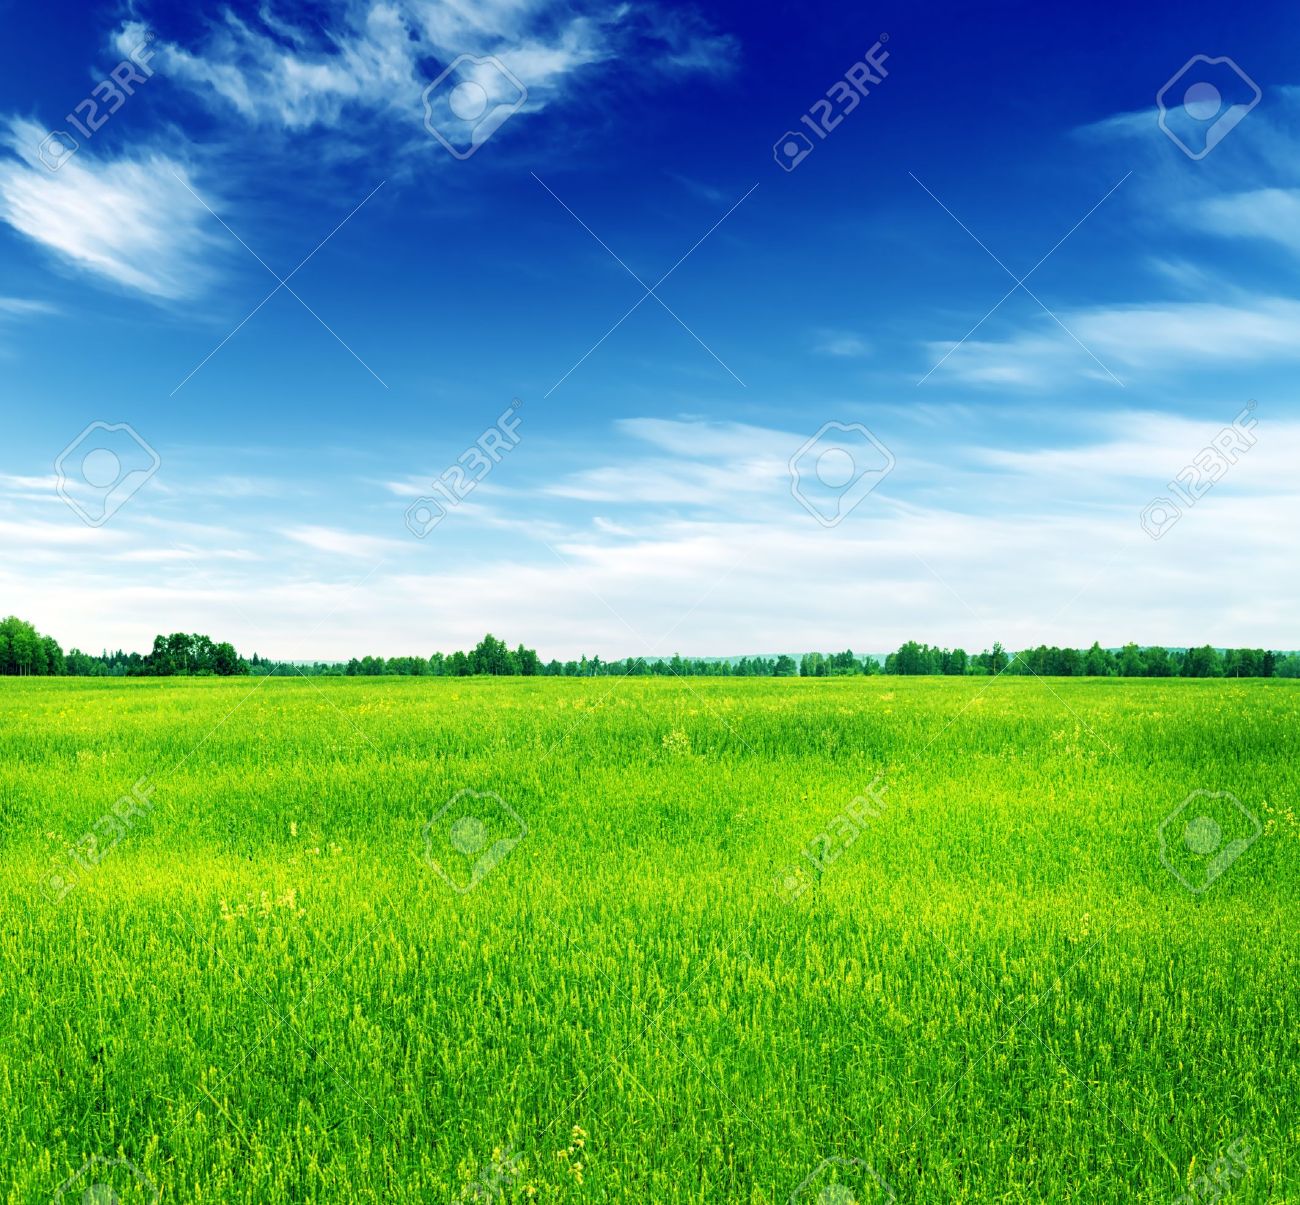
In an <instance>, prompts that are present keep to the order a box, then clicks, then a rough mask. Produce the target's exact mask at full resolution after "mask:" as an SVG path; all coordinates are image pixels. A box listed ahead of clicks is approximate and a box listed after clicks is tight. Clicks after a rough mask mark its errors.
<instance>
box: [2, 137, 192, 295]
mask: <svg viewBox="0 0 1300 1205" xmlns="http://www.w3.org/2000/svg"><path fill="white" fill-rule="evenodd" d="M43 137H44V131H43V130H42V129H41V128H40V127H39V126H37V125H35V124H33V123H32V122H29V121H13V122H11V123H10V125H9V128H8V131H7V133H6V134H5V135H2V136H0V143H2V144H3V145H5V146H7V147H8V148H9V149H10V150H11V151H13V152H14V155H15V156H16V158H9V159H5V160H2V161H0V219H2V220H4V221H5V222H7V223H8V224H9V225H10V226H12V227H13V228H14V229H15V230H17V231H18V232H19V233H20V234H23V235H26V236H27V237H28V238H30V239H32V240H33V241H34V242H36V243H39V244H40V245H41V246H43V247H45V248H46V249H47V250H49V251H51V252H53V253H54V254H56V255H58V256H60V257H61V258H62V259H64V260H65V261H66V262H68V263H70V264H72V265H74V266H75V267H78V268H81V269H84V270H86V271H89V272H92V273H95V274H96V275H98V276H102V277H105V278H107V279H109V280H111V281H113V282H114V283H116V284H119V285H123V286H125V287H127V288H131V289H136V290H138V291H140V292H142V293H145V294H147V295H149V296H150V297H154V298H159V299H174V298H181V297H189V296H192V295H194V294H196V293H198V292H200V291H201V290H202V289H203V288H204V286H205V285H206V284H207V282H208V280H209V279H210V271H209V269H208V267H207V264H206V257H207V253H208V251H209V249H210V246H211V243H212V239H211V235H210V233H209V232H208V230H207V229H206V226H207V223H208V221H210V218H209V215H208V214H207V212H206V211H205V210H204V209H203V207H202V205H201V204H200V203H199V202H198V201H197V200H195V198H194V197H193V196H192V195H191V193H190V191H189V189H188V188H187V187H186V182H188V179H189V176H188V171H187V169H186V167H185V165H184V164H182V163H179V162H178V161H176V160H174V159H171V158H169V157H168V156H166V155H163V154H162V153H160V152H149V153H145V154H142V155H139V156H123V157H121V158H117V159H106V158H103V157H100V156H98V155H97V154H96V151H95V149H94V148H93V147H90V146H87V147H83V148H81V150H80V151H78V152H77V154H75V155H73V156H72V157H71V158H70V159H68V160H67V161H66V162H64V164H63V165H62V167H60V169H59V170H58V171H55V172H51V171H49V170H48V169H47V168H46V167H45V166H44V165H43V164H42V163H41V161H40V158H39V156H38V154H37V147H38V146H39V145H40V142H41V140H42V138H43ZM178 177H179V178H178Z"/></svg>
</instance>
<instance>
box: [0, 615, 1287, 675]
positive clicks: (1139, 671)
mask: <svg viewBox="0 0 1300 1205" xmlns="http://www.w3.org/2000/svg"><path fill="white" fill-rule="evenodd" d="M0 674H8V675H14V674H17V675H24V676H26V675H33V676H36V675H40V676H63V675H67V676H76V677H172V676H176V675H186V676H206V675H215V676H218V677H230V676H233V675H243V674H253V675H267V674H273V675H276V676H285V677H287V676H298V675H306V676H331V677H375V676H379V675H393V674H396V675H401V676H404V677H411V676H415V677H425V676H428V677H451V678H463V677H472V676H477V675H484V674H486V675H497V676H522V677H553V678H561V677H563V678H598V677H620V678H621V677H665V678H666V677H681V678H692V677H735V678H794V677H804V678H827V677H842V676H845V675H861V674H895V675H904V676H907V675H920V674H928V675H947V676H972V675H974V676H980V675H983V676H995V675H997V674H1017V675H1018V674H1037V675H1039V676H1042V677H1093V678H1106V677H1119V678H1300V653H1294V652H1292V653H1281V652H1273V651H1270V650H1268V649H1250V648H1237V649H1218V648H1215V647H1214V646H1212V645H1208V644H1206V645H1202V646H1200V647H1199V648H1188V649H1167V648H1162V647H1160V646H1158V645H1148V646H1145V647H1143V646H1140V645H1137V644H1126V645H1125V646H1124V647H1123V648H1121V649H1104V648H1102V647H1101V645H1100V644H1099V643H1096V642H1094V643H1093V645H1092V647H1091V648H1088V649H1072V648H1057V647H1056V646H1055V645H1052V646H1048V645H1045V644H1040V645H1039V646H1038V647H1037V648H1031V649H1025V650H1023V651H1022V652H1019V653H1009V652H1007V650H1006V649H1004V648H1003V647H1002V645H1001V644H1000V643H995V644H994V645H993V647H992V648H991V649H986V650H985V651H984V652H981V653H973V654H968V653H967V652H966V650H965V649H960V648H955V649H947V648H939V647H937V646H932V645H928V644H920V643H918V642H917V641H915V640H909V641H907V642H906V643H904V644H903V645H901V646H900V647H899V648H898V650H897V651H896V652H893V653H889V654H888V655H887V656H886V657H885V658H884V659H883V661H882V660H881V659H879V658H878V657H875V656H872V655H870V654H868V655H865V656H860V655H858V654H856V653H854V652H853V651H852V650H851V649H845V650H844V651H843V652H841V653H804V654H803V655H802V656H801V657H800V658H799V659H798V660H797V661H796V660H795V658H794V657H792V656H790V655H789V654H787V653H781V654H779V655H777V656H773V657H739V658H699V657H696V658H690V657H681V656H677V655H674V656H673V657H671V658H667V659H665V658H662V657H660V658H654V659H647V658H644V657H628V658H625V659H623V660H621V661H605V660H602V659H601V658H600V657H598V656H595V657H585V656H584V657H579V658H578V659H576V660H570V661H557V660H551V661H545V662H544V661H543V660H542V659H541V657H539V656H538V654H537V651H536V650H535V649H530V648H526V647H524V645H522V644H520V645H519V646H518V647H516V648H513V649H512V648H510V647H509V646H508V645H507V644H506V643H505V641H503V640H498V639H497V638H496V637H495V636H493V635H491V634H489V635H487V636H484V637H483V639H482V640H480V641H479V642H478V644H476V645H475V646H474V647H473V648H472V649H470V650H469V651H468V652H464V651H457V652H453V653H434V654H433V655H432V656H429V657H423V656H419V655H415V656H409V657H375V656H367V657H361V658H357V657H354V658H352V659H351V660H350V661H346V662H336V661H318V662H315V663H313V664H311V665H304V664H298V663H295V662H289V661H275V660H268V659H267V658H264V657H261V656H259V655H258V654H257V653H254V654H253V655H252V656H251V657H250V658H247V659H245V658H244V657H242V656H240V654H239V653H238V652H236V650H235V648H234V646H233V645H232V644H230V643H229V642H228V641H221V642H219V643H218V642H214V641H213V640H212V639H210V638H209V637H207V636H203V635H198V634H188V633H185V632H175V633H173V634H172V635H170V636H162V635H159V636H156V637H155V638H154V642H153V648H152V649H151V650H150V651H149V652H147V653H124V652H122V651H120V650H119V651H117V652H114V653H109V652H108V651H104V652H103V653H101V654H100V655H98V656H93V655H91V654H89V653H83V652H81V651H80V650H79V649H75V648H74V649H72V650H71V651H70V652H68V653H67V654H65V653H64V652H63V650H62V648H60V647H59V643H58V641H56V640H55V639H54V638H53V637H51V636H42V635H41V634H40V633H39V632H38V631H37V630H36V628H35V627H33V626H32V624H30V623H27V622H25V621H23V620H21V619H18V618H16V617H14V616H10V617H9V618H8V619H4V620H0Z"/></svg>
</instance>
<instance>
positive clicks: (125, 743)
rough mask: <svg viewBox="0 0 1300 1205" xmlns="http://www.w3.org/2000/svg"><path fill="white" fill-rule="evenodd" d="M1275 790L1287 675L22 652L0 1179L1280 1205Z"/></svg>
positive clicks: (1282, 1123) (1299, 1150) (1295, 737)
mask: <svg viewBox="0 0 1300 1205" xmlns="http://www.w3.org/2000/svg"><path fill="white" fill-rule="evenodd" d="M1298 788H1300V684H1293V683H1290V682H1244V683H1235V682H1231V681H1218V682H1212V681H1204V682H1202V681H1117V680H1096V681H1078V680H1068V679H1056V680H1051V681H1042V680H1036V679H1032V678H1031V679H1024V678H1017V679H1011V678H999V679H996V680H993V681H990V680H988V679H983V680H981V679H893V678H890V679H883V678H851V679H829V680H828V679H819V680H797V679H796V680H753V681H751V680H725V679H724V680H715V679H692V680H690V681H675V680H668V681H664V680H643V679H637V680H623V681H611V680H601V679H595V680H564V679H560V680H551V679H546V680H537V679H513V680H478V679H460V680H455V679H451V680H446V679H440V680H429V679H381V680H369V681H366V680H355V679H354V680H338V679H318V680H313V681H310V682H309V681H305V680H289V679H269V680H263V681H261V682H254V681H248V680H243V681H216V680H193V681H174V680H173V681H168V680H153V681H150V680H140V681H129V682H122V681H84V680H83V681H66V680H27V681H21V680H12V679H11V680H4V681H0V814H2V818H3V825H2V826H0V908H2V909H3V917H4V925H3V935H2V937H0V1167H2V1168H3V1169H4V1172H5V1175H4V1176H3V1177H0V1186H3V1187H4V1192H3V1195H0V1199H3V1200H5V1201H8V1202H24V1203H26V1202H33V1201H48V1200H51V1199H55V1200H63V1201H67V1202H73V1201H76V1202H82V1201H105V1202H106V1201H110V1200H114V1199H115V1198H114V1197H113V1196H111V1195H108V1194H109V1192H110V1191H111V1192H112V1193H116V1194H117V1198H116V1199H120V1200H121V1201H123V1202H134V1201H152V1200H162V1201H167V1202H173V1201H175V1202H208V1201H210V1202H250V1203H251V1202H287V1201H295V1202H299V1201H300V1202H311V1201H321V1202H325V1201H329V1202H334V1201H337V1202H354V1201H356V1202H371V1201H374V1202H378V1201H384V1202H392V1201H397V1202H417V1201H418V1202H427V1201H434V1202H444V1201H445V1202H451V1201H458V1200H464V1201H471V1200H490V1199H500V1200H508V1201H525V1200H531V1199H538V1200H544V1201H574V1202H576V1201H590V1202H598V1201H674V1202H675V1201H683V1202H687V1201H689V1202H718V1201H741V1202H784V1201H787V1200H790V1199H794V1200H800V1201H802V1200H807V1201H821V1202H847V1201H853V1200H857V1201H862V1202H873V1201H888V1200H891V1199H897V1200H898V1201H900V1202H906V1201H953V1200H960V1201H1003V1202H1021V1201H1023V1202H1037V1201H1080V1202H1111V1201H1114V1202H1133V1201H1166V1202H1171V1201H1174V1200H1192V1201H1198V1202H1199V1201H1212V1200H1220V1199H1222V1200H1231V1201H1233V1202H1242V1203H1245V1202H1264V1201H1273V1202H1287V1201H1289V1202H1300V936H1298V928H1300V925H1298V921H1300V899H1298V896H1300V828H1298V826H1297V820H1296V808H1297V792H1298ZM463 791H469V792H470V793H469V794H460V793H461V792H463ZM1198 791H1204V792H1210V793H1212V794H1210V795H1203V796H1198V797H1196V798H1194V799H1193V800H1192V802H1191V804H1190V805H1189V807H1188V808H1187V809H1184V811H1183V812H1181V813H1178V814H1177V815H1176V816H1175V817H1174V819H1173V820H1172V821H1171V822H1170V824H1169V825H1167V826H1166V829H1165V837H1166V841H1165V849H1164V853H1165V857H1164V859H1163V860H1162V857H1161V852H1162V850H1161V843H1160V838H1159V835H1158V832H1157V829H1158V826H1159V825H1160V824H1161V822H1162V821H1163V820H1164V819H1165V818H1166V817H1168V816H1170V814H1171V813H1174V812H1175V810H1176V809H1177V808H1178V807H1179V805H1180V804H1181V803H1182V802H1183V801H1184V800H1185V799H1186V798H1187V797H1188V796H1189V795H1192V794H1193V793H1194V792H1198ZM1222 792H1230V793H1231V795H1232V796H1234V797H1235V801H1234V799H1233V798H1229V797H1228V796H1225V795H1222V794H1220V793H1222ZM449 801H450V807H448V804H449ZM1237 801H1239V804H1240V806H1238V802H1237ZM84 834H90V835H91V836H90V839H89V840H87V839H86V838H85V837H84V836H83V835H84ZM69 847H74V848H76V849H77V850H78V852H77V854H76V857H75V858H74V857H72V856H70V855H69V853H68V852H67V851H68V849H69ZM1165 863H1168V864H1169V865H1168V866H1167V865H1166V864H1165ZM1179 876H1181V878H1180V877H1179ZM1207 884H1208V886H1207ZM87 1194H90V1195H87ZM96 1194H98V1195H96Z"/></svg>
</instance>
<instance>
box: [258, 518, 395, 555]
mask: <svg viewBox="0 0 1300 1205" xmlns="http://www.w3.org/2000/svg"><path fill="white" fill-rule="evenodd" d="M280 534H281V535H284V536H286V537H287V538H289V539H290V540H294V541H296V542H297V543H299V544H305V545H306V546H307V547H308V548H314V549H315V550H316V551H317V552H325V553H329V554H330V555H331V556H341V557H353V558H355V557H361V558H369V559H370V560H374V559H376V558H379V557H384V556H387V555H390V554H392V553H394V552H409V551H410V549H409V546H408V545H406V544H403V543H402V542H401V541H399V540H390V539H385V538H384V537H382V536H370V535H362V534H359V533H357V532H350V531H342V530H340V529H338V528H334V527H318V526H305V527H287V528H285V529H284V530H283V531H282V532H281V533H280Z"/></svg>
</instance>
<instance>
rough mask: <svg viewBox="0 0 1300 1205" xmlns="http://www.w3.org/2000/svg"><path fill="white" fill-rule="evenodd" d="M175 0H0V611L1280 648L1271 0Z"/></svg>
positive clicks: (287, 654) (384, 633) (1294, 210)
mask: <svg viewBox="0 0 1300 1205" xmlns="http://www.w3.org/2000/svg"><path fill="white" fill-rule="evenodd" d="M202 8H203V10H204V11H203V12H201V13H200V12H199V11H198V9H199V6H191V5H184V6H182V5H172V4H161V3H150V2H149V0H139V2H137V3H131V4H125V5H113V4H104V5H76V4H70V3H63V2H61V0H50V2H49V3H46V4H43V5H40V6H36V5H30V4H19V3H14V2H10V3H0V13H2V14H3V16H4V17H5V20H6V24H7V27H8V31H9V37H7V38H6V39H5V45H4V47H3V49H0V56H3V58H4V60H5V62H4V70H3V72H2V73H0V265H2V267H0V273H2V275H0V406H2V407H3V426H2V427H0V431H3V435H2V436H0V613H9V612H14V613H16V614H18V615H20V616H22V617H24V618H26V619H29V620H31V621H32V622H34V623H35V624H36V625H37V627H38V628H39V629H40V630H41V631H42V632H46V633H48V634H50V635H53V636H55V637H56V638H57V639H58V640H59V641H60V642H61V643H62V644H63V645H64V647H65V648H68V647H72V646H77V647H81V648H83V649H85V650H88V651H92V652H98V651H99V650H100V649H102V648H106V647H107V648H126V649H139V650H144V649H147V648H148V647H149V645H150V644H151V642H152V639H153V636H154V634H155V633H157V632H170V631H200V632H205V633H208V634H210V635H211V636H212V637H213V638H214V639H218V640H230V641H232V642H233V643H235V645H236V646H237V647H238V648H239V649H240V650H241V651H242V652H244V653H245V654H248V653H251V652H253V651H257V652H260V653H262V654H263V655H266V656H274V657H281V658H291V659H315V658H321V659H332V658H347V657H351V656H354V655H355V656H361V655H365V654H376V655H385V656H394V655H404V654H412V653H419V654H422V655H428V654H429V653H432V652H433V651H435V650H444V651H446V650H452V649H455V648H461V647H468V646H469V645H470V644H472V643H473V642H475V641H476V640H477V639H478V638H479V637H480V636H481V635H482V634H483V633H484V632H485V631H491V632H493V633H495V634H496V635H498V636H500V637H502V638H504V639H506V640H507V641H508V642H510V643H511V644H515V643H518V642H521V641H522V642H523V643H526V644H528V645H529V646H532V647H536V648H537V649H538V650H539V652H540V653H541V654H542V656H543V657H544V658H548V659H549V658H550V657H559V658H568V657H574V656H577V655H579V654H582V653H587V654H593V653H597V654H599V655H601V656H603V657H606V658H613V657H624V656H646V657H652V656H671V655H672V654H673V653H674V652H679V653H681V654H682V655H696V656H707V655H714V656H724V655H741V654H747V653H760V652H761V653H774V652H780V651H791V652H798V651H804V650H808V649H823V650H830V649H842V648H845V647H848V648H852V649H855V650H857V651H859V652H880V651H885V650H888V649H892V648H894V647H896V646H897V645H898V644H899V643H901V642H902V641H904V640H907V639H918V640H923V641H927V642H930V643H934V644H940V645H945V646H948V645H951V646H961V647H964V648H967V649H968V650H971V651H978V650H980V649H983V648H987V647H989V646H991V644H992V643H993V642H994V641H995V640H1000V641H1002V643H1003V644H1004V645H1006V646H1008V647H1011V648H1024V647H1028V646H1031V645H1035V644H1038V643H1040V642H1046V643H1049V644H1051V643H1056V644H1069V645H1088V644H1090V643H1091V642H1092V641H1093V640H1100V641H1101V642H1102V644H1103V645H1109V646H1116V645H1119V644H1122V643H1124V642H1127V641H1130V640H1135V641H1137V642H1139V643H1142V644H1151V643H1159V644H1168V645H1178V646H1181V645H1187V644H1200V643H1205V642H1209V643H1213V644H1216V645H1219V646H1268V647H1275V648H1295V647H1297V646H1300V638H1298V637H1297V627H1296V622H1295V606H1294V599H1295V598H1296V596H1297V592H1298V587H1300V556H1297V539H1298V533H1300V493H1298V490H1300V486H1298V484H1297V483H1298V481H1300V478H1298V477H1297V473H1296V467H1295V466H1296V463H1297V460H1298V459H1300V406H1298V405H1297V400H1296V397H1295V389H1294V380H1295V371H1296V367H1297V363H1298V362H1300V338H1297V335H1298V334H1300V281H1298V280H1297V266H1300V154H1297V151H1300V68H1297V66H1296V64H1295V56H1294V53H1293V52H1292V51H1293V48H1294V46H1295V45H1296V44H1297V34H1298V33H1300V29H1298V28H1297V26H1300V10H1298V9H1296V7H1295V6H1294V5H1285V4H1282V3H1280V2H1279V3H1271V2H1267V3H1261V4H1258V5H1252V6H1237V7H1236V8H1233V9H1232V10H1231V11H1229V12H1225V10H1224V8H1223V6H1222V5H1217V4H1216V5H1211V4H1209V3H1203V2H1202V0H1195V2H1193V3H1186V4H1179V5H1154V6H1137V7H1135V8H1131V9H1127V10H1126V11H1125V13H1124V16H1123V21H1122V22H1117V21H1116V20H1115V19H1114V18H1112V17H1107V16H1102V15H1099V13H1098V12H1097V11H1095V10H1093V11H1089V10H1088V8H1087V6H1061V5H1042V4H1038V3H1032V4H988V3H983V4H978V5H976V4H967V3H961V4H920V3H898V2H890V3H884V4H876V5H816V4H814V5H806V4H801V5H794V4H784V3H778V4H762V5H753V4H748V3H746V4H741V3H735V4H731V3H715V4H699V5H684V4H667V3H661V2H660V0H651V2H649V3H638V4H636V5H631V4H627V5H611V4H605V5H599V4H588V3H584V2H583V0H572V2H569V3H552V2H550V0H487V2H483V3H470V2H469V0H384V2H378V0H354V2H342V0H319V2H317V3H313V4H299V3H264V4H250V5H243V4H237V5H231V6H229V7H224V6H221V5H216V4H213V5H205V6H202ZM1171 483H1172V485H1171Z"/></svg>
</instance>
